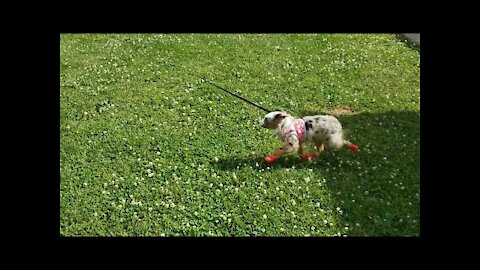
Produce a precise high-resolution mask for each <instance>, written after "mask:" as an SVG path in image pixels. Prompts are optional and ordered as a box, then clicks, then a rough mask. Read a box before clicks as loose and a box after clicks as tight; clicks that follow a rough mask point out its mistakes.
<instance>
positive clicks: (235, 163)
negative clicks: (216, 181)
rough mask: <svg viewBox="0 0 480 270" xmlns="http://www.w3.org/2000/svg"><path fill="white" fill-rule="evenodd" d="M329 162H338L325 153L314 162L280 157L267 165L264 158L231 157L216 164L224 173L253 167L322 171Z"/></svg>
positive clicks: (292, 156) (289, 156) (333, 163)
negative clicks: (315, 169)
mask: <svg viewBox="0 0 480 270" xmlns="http://www.w3.org/2000/svg"><path fill="white" fill-rule="evenodd" d="M326 162H329V163H330V164H332V165H335V164H336V163H337V162H338V160H337V159H334V158H332V153H323V154H322V155H321V156H320V157H317V158H316V159H314V160H309V161H305V160H301V159H300V157H299V156H298V155H294V154H292V155H284V156H281V157H279V158H278V159H277V160H276V161H275V162H274V163H267V162H266V161H265V160H264V157H263V156H258V155H257V156H247V157H229V158H225V159H219V160H218V162H214V163H213V165H215V166H216V167H217V168H219V169H221V170H224V171H234V170H238V169H240V168H245V167H251V168H253V169H259V170H261V169H264V170H266V169H272V170H274V169H278V168H298V169H301V168H310V169H314V168H317V169H321V168H323V167H324V165H323V164H325V163H326Z"/></svg>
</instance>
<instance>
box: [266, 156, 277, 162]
mask: <svg viewBox="0 0 480 270" xmlns="http://www.w3.org/2000/svg"><path fill="white" fill-rule="evenodd" d="M263 159H264V160H265V161H266V162H267V163H273V162H275V160H277V159H278V157H277V156H275V155H271V156H266V157H264V158H263Z"/></svg>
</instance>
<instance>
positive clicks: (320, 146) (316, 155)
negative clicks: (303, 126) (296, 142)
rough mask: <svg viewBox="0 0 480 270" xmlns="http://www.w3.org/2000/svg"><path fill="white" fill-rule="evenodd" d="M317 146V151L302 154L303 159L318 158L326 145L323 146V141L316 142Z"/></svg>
mask: <svg viewBox="0 0 480 270" xmlns="http://www.w3.org/2000/svg"><path fill="white" fill-rule="evenodd" d="M315 146H316V147H317V150H316V151H315V153H310V154H307V155H304V156H303V155H302V156H301V159H302V160H312V159H315V158H317V157H318V156H319V155H320V154H321V153H322V152H323V150H324V147H323V144H322V143H321V142H316V143H315Z"/></svg>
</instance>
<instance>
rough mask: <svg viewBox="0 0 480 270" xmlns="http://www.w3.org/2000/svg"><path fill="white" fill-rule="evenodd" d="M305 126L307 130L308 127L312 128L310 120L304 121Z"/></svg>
mask: <svg viewBox="0 0 480 270" xmlns="http://www.w3.org/2000/svg"><path fill="white" fill-rule="evenodd" d="M305 127H306V128H307V130H309V129H311V128H312V122H311V120H310V121H308V122H307V123H305Z"/></svg>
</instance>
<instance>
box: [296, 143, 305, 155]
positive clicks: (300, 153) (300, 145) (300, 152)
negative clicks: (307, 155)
mask: <svg viewBox="0 0 480 270" xmlns="http://www.w3.org/2000/svg"><path fill="white" fill-rule="evenodd" d="M304 152H305V149H304V148H303V144H301V143H300V144H299V147H298V155H299V156H300V157H302V156H303V153H304Z"/></svg>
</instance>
